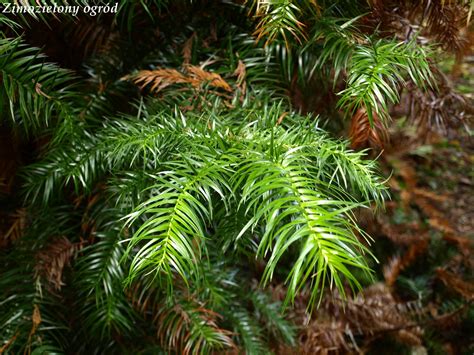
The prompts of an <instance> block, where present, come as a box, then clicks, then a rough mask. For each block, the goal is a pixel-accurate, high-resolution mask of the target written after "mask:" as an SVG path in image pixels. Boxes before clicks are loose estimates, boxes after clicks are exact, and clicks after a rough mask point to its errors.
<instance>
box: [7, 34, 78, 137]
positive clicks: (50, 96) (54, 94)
mask: <svg viewBox="0 0 474 355" xmlns="http://www.w3.org/2000/svg"><path fill="white" fill-rule="evenodd" d="M0 56H1V60H0V73H1V80H2V86H1V89H0V90H1V91H0V92H1V93H2V99H1V100H0V104H1V106H0V107H1V111H2V112H5V113H6V114H8V115H9V116H10V118H11V119H12V120H13V121H14V122H19V123H21V125H22V126H23V127H24V129H25V130H26V131H28V130H35V129H38V128H41V127H45V126H48V125H50V124H51V123H52V121H53V119H55V118H57V117H58V116H68V115H70V114H71V110H70V107H69V106H68V102H70V101H71V100H72V98H73V97H74V95H75V93H74V90H72V79H73V77H72V75H71V73H70V72H69V71H67V70H64V69H61V68H59V67H58V66H56V65H55V64H51V63H48V62H46V58H45V56H44V55H42V54H41V53H40V51H39V50H38V49H37V48H32V47H29V46H27V45H26V44H24V43H23V41H22V40H21V39H0Z"/></svg>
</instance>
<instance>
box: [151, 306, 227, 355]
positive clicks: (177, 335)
mask: <svg viewBox="0 0 474 355" xmlns="http://www.w3.org/2000/svg"><path fill="white" fill-rule="evenodd" d="M191 317H193V318H194V319H193V320H191ZM196 318H197V319H196ZM218 318H220V315H219V314H218V313H216V312H214V311H212V310H210V309H207V308H205V307H204V306H203V305H202V304H199V303H198V302H196V307H195V308H194V309H192V310H191V311H188V310H186V309H184V308H183V307H182V306H181V305H180V304H177V305H175V306H174V307H172V308H168V309H167V308H162V309H161V310H160V311H159V312H158V313H157V314H156V316H155V321H156V324H157V328H158V329H157V333H158V336H159V338H160V341H161V343H162V344H163V345H164V346H166V347H168V348H170V349H176V350H179V353H180V354H183V355H187V354H190V353H200V352H201V348H202V346H203V345H204V344H202V343H201V342H200V341H199V342H194V341H192V339H190V335H191V333H190V327H191V326H192V325H191V322H200V323H201V324H202V325H205V326H207V327H211V328H213V330H214V331H215V332H217V333H219V338H220V340H221V343H222V344H224V345H225V346H226V347H228V348H235V344H234V342H233V341H232V339H231V334H232V333H231V332H229V331H228V330H226V329H222V328H220V327H219V326H218V324H217V320H218ZM190 340H191V341H190Z"/></svg>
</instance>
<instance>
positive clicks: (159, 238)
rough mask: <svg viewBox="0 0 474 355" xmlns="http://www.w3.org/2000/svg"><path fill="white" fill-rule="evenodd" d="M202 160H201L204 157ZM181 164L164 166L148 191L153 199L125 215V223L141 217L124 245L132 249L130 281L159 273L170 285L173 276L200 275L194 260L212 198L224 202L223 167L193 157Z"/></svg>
mask: <svg viewBox="0 0 474 355" xmlns="http://www.w3.org/2000/svg"><path fill="white" fill-rule="evenodd" d="M203 158H204V159H203ZM185 159H186V160H187V161H186V162H184V163H183V162H175V163H169V164H167V167H168V169H169V170H164V171H162V172H161V174H160V176H159V178H158V179H157V183H156V184H155V185H154V186H153V187H152V191H153V196H152V197H151V198H150V199H149V200H148V201H146V202H145V203H143V204H142V205H140V206H139V207H138V208H137V211H136V212H133V213H132V214H130V216H129V223H130V222H133V221H134V220H136V219H137V218H139V217H142V218H146V219H145V222H144V223H143V224H142V226H141V227H140V228H139V229H138V230H137V231H136V232H135V234H134V236H133V238H132V239H131V241H130V245H129V247H128V253H130V252H131V251H132V250H133V249H134V247H139V250H138V251H137V252H136V253H135V252H134V256H133V257H134V259H133V261H132V264H131V268H130V275H129V280H132V279H133V278H135V277H136V276H137V275H139V274H141V273H152V274H155V275H162V274H164V275H165V276H166V278H167V279H168V281H169V285H170V286H171V285H172V274H173V273H174V272H177V273H178V274H179V275H180V276H181V277H182V278H183V280H185V281H186V280H188V278H189V277H192V275H193V274H195V275H197V274H199V273H200V272H199V265H198V261H199V260H200V259H201V253H202V251H203V248H205V244H204V243H203V241H204V239H205V238H206V232H205V228H206V223H208V222H209V221H210V220H211V219H212V213H213V212H212V211H213V210H212V197H213V195H214V194H216V193H217V194H218V195H219V196H221V197H222V198H223V199H224V198H227V192H226V191H225V190H228V187H227V186H226V185H225V181H227V180H228V179H227V178H226V175H227V174H228V172H227V171H226V167H225V166H223V165H221V164H222V162H221V161H218V160H213V159H212V158H210V159H209V158H207V159H206V158H205V157H203V156H199V155H198V156H197V159H199V160H190V158H189V157H188V158H185Z"/></svg>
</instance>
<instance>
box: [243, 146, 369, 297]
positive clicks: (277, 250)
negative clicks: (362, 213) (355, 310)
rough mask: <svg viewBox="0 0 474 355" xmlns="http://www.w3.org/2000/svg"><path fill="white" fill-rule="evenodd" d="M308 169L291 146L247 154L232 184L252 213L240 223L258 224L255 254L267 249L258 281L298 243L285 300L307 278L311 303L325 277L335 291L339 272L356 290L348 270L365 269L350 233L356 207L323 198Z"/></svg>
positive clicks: (265, 278)
mask: <svg viewBox="0 0 474 355" xmlns="http://www.w3.org/2000/svg"><path fill="white" fill-rule="evenodd" d="M274 148H276V147H274ZM270 154H272V153H270ZM311 169H312V166H311V165H310V164H309V160H307V159H305V157H304V155H303V154H301V152H299V151H298V149H292V150H288V151H286V152H284V153H283V154H281V155H280V156H272V155H270V156H268V155H264V154H261V153H257V154H253V155H252V156H250V157H249V158H248V159H247V160H246V161H244V162H243V163H242V167H241V168H240V169H239V171H238V172H237V175H236V176H237V177H238V178H237V179H236V184H237V185H242V204H243V205H244V206H245V208H246V210H247V211H248V212H249V213H250V214H251V216H252V217H251V220H250V221H249V223H248V224H247V226H246V227H247V228H250V227H252V228H255V227H256V226H257V225H259V224H263V225H264V230H265V232H264V234H263V236H262V239H261V241H260V245H259V255H261V256H265V255H267V254H269V253H270V258H269V261H268V264H267V266H266V269H265V273H264V276H263V282H264V283H268V282H269V281H270V280H271V279H272V277H273V274H274V273H275V271H276V269H277V264H278V262H279V260H280V259H281V257H282V256H283V254H284V253H286V252H288V250H289V249H290V248H291V247H292V246H293V244H296V245H298V246H299V250H300V251H299V256H298V258H297V260H296V262H295V264H294V265H293V267H292V269H291V271H290V274H289V275H288V282H289V289H288V298H287V301H292V300H293V299H294V297H295V295H296V293H297V291H298V290H299V289H300V288H301V287H302V286H303V285H304V284H305V282H306V281H308V280H310V281H311V283H312V290H313V293H312V302H314V301H315V300H316V299H317V296H318V295H319V294H320V291H321V289H322V287H323V286H324V285H325V283H326V281H327V280H329V282H330V285H331V286H333V285H334V286H336V287H337V288H338V289H339V290H340V291H341V293H344V286H343V283H342V278H341V276H344V277H345V278H346V279H347V280H348V281H349V282H350V284H351V285H353V286H355V287H357V288H359V287H360V285H359V282H358V281H357V279H356V278H355V277H354V276H353V274H352V273H351V271H350V270H349V268H350V267H355V268H358V269H361V270H363V271H369V268H368V266H367V265H366V262H365V260H364V259H363V257H362V256H361V255H360V254H359V253H360V252H363V251H366V247H365V246H364V245H363V244H362V243H361V242H360V241H359V240H358V239H357V238H356V236H355V235H354V232H353V230H352V228H353V224H352V223H351V217H350V215H349V211H350V210H352V209H354V208H356V207H359V206H360V205H359V204H358V203H354V202H350V201H343V200H335V199H333V198H331V197H330V196H327V195H326V194H325V193H324V192H323V191H322V189H320V188H318V180H317V179H316V178H315V176H311V174H310V172H311Z"/></svg>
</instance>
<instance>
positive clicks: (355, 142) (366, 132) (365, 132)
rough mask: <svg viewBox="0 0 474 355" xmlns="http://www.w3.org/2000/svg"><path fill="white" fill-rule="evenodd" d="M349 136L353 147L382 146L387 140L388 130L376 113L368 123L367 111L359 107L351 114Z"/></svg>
mask: <svg viewBox="0 0 474 355" xmlns="http://www.w3.org/2000/svg"><path fill="white" fill-rule="evenodd" d="M349 138H350V139H351V146H352V148H354V149H360V148H367V147H372V148H383V147H384V145H385V143H386V142H388V132H387V129H386V128H385V127H384V125H383V123H382V121H381V120H380V119H379V117H378V116H377V114H374V115H373V122H372V124H370V120H369V116H368V115H367V111H366V110H365V109H364V108H360V109H358V110H357V111H356V113H355V114H354V116H352V120H351V127H350V130H349Z"/></svg>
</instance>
